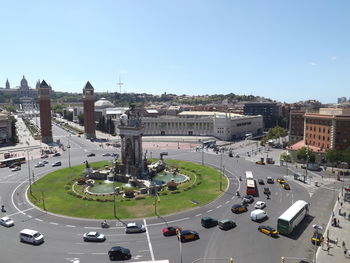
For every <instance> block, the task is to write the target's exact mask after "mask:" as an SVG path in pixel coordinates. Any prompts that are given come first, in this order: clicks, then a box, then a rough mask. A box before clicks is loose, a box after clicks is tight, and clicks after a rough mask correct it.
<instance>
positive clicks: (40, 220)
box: [35, 218, 44, 222]
mask: <svg viewBox="0 0 350 263" xmlns="http://www.w3.org/2000/svg"><path fill="white" fill-rule="evenodd" d="M35 220H36V221H39V222H43V221H44V220H42V219H39V218H35Z"/></svg>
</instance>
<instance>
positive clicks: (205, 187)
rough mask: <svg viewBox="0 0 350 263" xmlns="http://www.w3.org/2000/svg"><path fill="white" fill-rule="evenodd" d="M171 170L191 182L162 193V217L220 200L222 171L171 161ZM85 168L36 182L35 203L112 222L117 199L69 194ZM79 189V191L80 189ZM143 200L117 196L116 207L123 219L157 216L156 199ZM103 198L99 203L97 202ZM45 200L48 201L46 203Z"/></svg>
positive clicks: (32, 197) (159, 207)
mask: <svg viewBox="0 0 350 263" xmlns="http://www.w3.org/2000/svg"><path fill="white" fill-rule="evenodd" d="M106 164H108V162H106V161H103V162H98V163H92V164H91V167H103V166H104V165H106ZM167 165H168V167H170V168H171V167H176V168H178V169H179V172H180V173H181V174H185V175H187V176H188V177H189V178H190V181H188V182H186V183H184V184H181V185H179V186H178V189H177V190H176V191H169V190H163V191H161V192H159V197H160V201H159V202H157V212H158V214H159V215H166V214H171V213H176V212H179V211H183V210H187V209H190V208H194V207H197V206H201V205H204V204H206V203H208V202H210V201H212V200H214V199H216V198H217V197H218V196H219V195H220V194H221V193H222V192H221V191H220V189H219V188H220V185H219V184H220V172H219V171H217V170H215V169H214V168H211V167H207V166H201V165H200V164H196V163H191V162H185V161H178V160H167ZM84 168H85V165H79V166H74V167H72V168H64V169H61V170H58V171H55V172H52V173H49V174H48V175H46V176H45V177H43V178H41V179H40V180H38V181H36V182H35V183H34V184H33V185H32V193H33V195H31V194H30V193H28V197H29V199H30V200H31V202H32V203H33V204H35V205H37V206H38V207H40V208H43V205H44V204H45V209H46V210H47V211H50V212H52V213H56V214H62V215H67V216H73V217H83V218H96V219H112V218H114V216H113V211H114V206H113V202H112V200H113V196H105V197H96V196H94V197H93V198H88V199H91V200H83V199H82V198H78V197H76V196H74V195H71V194H68V192H70V191H72V184H73V183H74V181H75V180H76V179H78V178H79V177H80V175H81V174H82V172H83V170H84ZM226 187H227V180H226V178H222V189H226ZM75 189H77V190H78V192H79V189H80V188H79V187H76V188H75ZM140 198H141V199H140V200H136V199H126V198H123V197H122V196H117V202H116V208H117V216H118V217H119V218H143V217H152V216H155V209H154V207H155V206H154V202H155V198H154V197H151V196H148V195H142V197H140ZM96 199H99V201H96ZM43 200H44V202H43Z"/></svg>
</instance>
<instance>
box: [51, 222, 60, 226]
mask: <svg viewBox="0 0 350 263" xmlns="http://www.w3.org/2000/svg"><path fill="white" fill-rule="evenodd" d="M49 224H51V225H56V226H57V225H58V223H55V222H50V223H49Z"/></svg>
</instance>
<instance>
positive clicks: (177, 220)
mask: <svg viewBox="0 0 350 263" xmlns="http://www.w3.org/2000/svg"><path fill="white" fill-rule="evenodd" d="M188 219H190V218H189V217H184V218H180V219H176V220H172V221H168V224H170V223H175V222H179V221H184V220H188ZM159 225H165V223H164V222H162V223H154V224H149V226H159Z"/></svg>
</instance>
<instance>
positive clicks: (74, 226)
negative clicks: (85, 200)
mask: <svg viewBox="0 0 350 263" xmlns="http://www.w3.org/2000/svg"><path fill="white" fill-rule="evenodd" d="M66 227H75V226H72V225H66Z"/></svg>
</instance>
